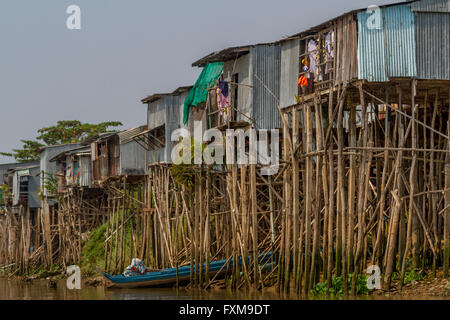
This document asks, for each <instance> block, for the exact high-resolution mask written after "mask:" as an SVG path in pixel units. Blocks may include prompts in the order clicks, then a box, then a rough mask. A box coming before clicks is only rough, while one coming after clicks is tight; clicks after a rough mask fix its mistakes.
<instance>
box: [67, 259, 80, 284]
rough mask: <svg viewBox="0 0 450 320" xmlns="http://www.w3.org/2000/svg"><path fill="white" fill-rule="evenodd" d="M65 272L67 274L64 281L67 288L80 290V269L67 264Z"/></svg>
mask: <svg viewBox="0 0 450 320" xmlns="http://www.w3.org/2000/svg"><path fill="white" fill-rule="evenodd" d="M66 273H67V274H68V275H69V277H68V278H67V281H66V286H67V289H69V290H74V289H77V290H80V289H81V269H80V267H79V266H76V265H72V266H68V267H67V270H66Z"/></svg>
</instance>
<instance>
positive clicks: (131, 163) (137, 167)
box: [119, 141, 146, 176]
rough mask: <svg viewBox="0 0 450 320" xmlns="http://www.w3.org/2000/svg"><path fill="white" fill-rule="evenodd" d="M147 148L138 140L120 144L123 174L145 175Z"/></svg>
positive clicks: (121, 170) (121, 173) (121, 172)
mask: <svg viewBox="0 0 450 320" xmlns="http://www.w3.org/2000/svg"><path fill="white" fill-rule="evenodd" d="M145 154H146V150H145V149H144V148H142V146H141V145H140V144H139V143H137V142H136V141H131V142H128V143H124V144H121V145H120V172H119V175H121V176H127V175H129V176H133V175H143V174H144V171H145V164H146V158H145Z"/></svg>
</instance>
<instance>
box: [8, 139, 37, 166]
mask: <svg viewBox="0 0 450 320" xmlns="http://www.w3.org/2000/svg"><path fill="white" fill-rule="evenodd" d="M20 142H22V143H23V146H22V149H13V150H12V153H8V152H0V155H2V156H5V157H14V159H15V160H16V161H18V162H28V161H38V160H39V156H40V152H39V149H40V148H41V147H43V146H44V145H43V144H42V143H39V142H37V141H32V140H20Z"/></svg>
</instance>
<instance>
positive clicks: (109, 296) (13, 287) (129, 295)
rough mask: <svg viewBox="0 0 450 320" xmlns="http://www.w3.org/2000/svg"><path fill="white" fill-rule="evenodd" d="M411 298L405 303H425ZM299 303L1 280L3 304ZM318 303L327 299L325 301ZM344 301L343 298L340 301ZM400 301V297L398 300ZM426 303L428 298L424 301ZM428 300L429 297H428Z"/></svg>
mask: <svg viewBox="0 0 450 320" xmlns="http://www.w3.org/2000/svg"><path fill="white" fill-rule="evenodd" d="M422 298H423V297H408V298H406V299H422ZM262 299H263V300H280V299H282V300H293V299H294V300H298V299H302V298H301V297H299V296H297V295H294V294H280V293H278V292H277V291H276V290H272V289H268V290H264V291H263V292H261V291H244V290H240V291H230V290H222V289H220V290H219V289H217V290H208V291H205V290H186V289H183V288H181V289H179V290H177V289H176V288H139V289H108V288H105V287H102V286H100V287H89V286H82V288H81V290H69V289H67V288H66V281H65V280H59V281H58V283H57V286H56V288H49V287H48V285H47V281H46V280H34V281H33V282H23V281H21V280H17V279H6V278H0V300H262ZM317 299H326V298H325V297H322V298H317ZM341 299H342V298H341ZM357 299H392V297H384V296H381V297H376V296H363V297H358V298H357ZM396 299H398V297H397V298H396ZM425 299H426V298H425ZM428 299H429V297H428Z"/></svg>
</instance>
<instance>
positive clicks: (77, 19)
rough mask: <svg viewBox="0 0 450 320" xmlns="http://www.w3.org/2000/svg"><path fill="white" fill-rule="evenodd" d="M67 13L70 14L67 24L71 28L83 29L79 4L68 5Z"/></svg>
mask: <svg viewBox="0 0 450 320" xmlns="http://www.w3.org/2000/svg"><path fill="white" fill-rule="evenodd" d="M66 13H67V14H69V16H68V17H67V20H66V26H67V29H69V30H80V29H81V9H80V7H79V6H77V5H75V4H72V5H70V6H68V7H67V9H66Z"/></svg>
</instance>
